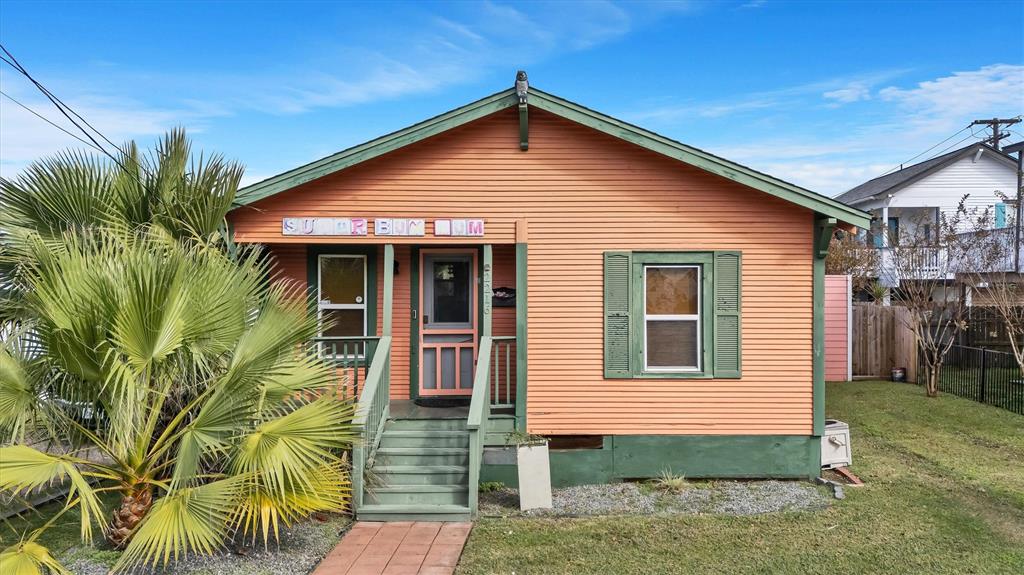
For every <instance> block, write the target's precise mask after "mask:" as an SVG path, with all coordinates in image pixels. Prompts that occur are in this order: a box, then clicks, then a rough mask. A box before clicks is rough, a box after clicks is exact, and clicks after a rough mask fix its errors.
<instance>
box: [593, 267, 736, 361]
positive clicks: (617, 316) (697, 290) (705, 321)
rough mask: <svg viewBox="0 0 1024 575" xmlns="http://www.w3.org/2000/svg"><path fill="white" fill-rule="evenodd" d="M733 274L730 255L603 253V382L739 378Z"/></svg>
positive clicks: (733, 268) (734, 279)
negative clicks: (682, 378)
mask: <svg viewBox="0 0 1024 575" xmlns="http://www.w3.org/2000/svg"><path fill="white" fill-rule="evenodd" d="M740 272H741V255H740V253H739V252H733V251H714V252H642V251H636V252H607V253H605V255H604V311H605V348H604V371H605V377H608V378H633V377H637V378H639V377H718V378H738V377H740V364H741V356H742V349H741V341H740V300H741V294H740V291H741V285H740Z"/></svg>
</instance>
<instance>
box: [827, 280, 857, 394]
mask: <svg viewBox="0 0 1024 575" xmlns="http://www.w3.org/2000/svg"><path fill="white" fill-rule="evenodd" d="M852 295H853V294H852V293H850V276H825V380H826V381H849V380H850V379H852V378H853V373H852V365H851V361H850V360H851V355H850V310H851V307H850V306H851V303H850V302H851V299H852Z"/></svg>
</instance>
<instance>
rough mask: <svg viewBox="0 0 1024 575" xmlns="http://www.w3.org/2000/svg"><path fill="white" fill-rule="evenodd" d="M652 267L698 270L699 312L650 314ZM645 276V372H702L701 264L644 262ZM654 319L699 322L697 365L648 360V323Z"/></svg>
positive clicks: (642, 275)
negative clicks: (649, 299)
mask: <svg viewBox="0 0 1024 575" xmlns="http://www.w3.org/2000/svg"><path fill="white" fill-rule="evenodd" d="M650 269H692V270H697V313H696V314H649V313H647V271H648V270H650ZM641 277H642V278H643V286H642V287H641V294H642V296H643V300H644V301H643V302H642V306H643V318H641V319H642V321H643V330H644V333H643V346H642V348H643V349H642V350H641V356H642V357H643V361H642V363H641V364H640V365H641V366H642V367H643V371H644V373H663V372H668V373H677V372H686V373H690V372H700V371H701V370H702V369H703V367H704V366H703V365H702V364H703V361H702V359H703V358H702V357H701V355H702V354H701V350H703V349H704V337H703V334H702V333H701V328H702V327H703V324H704V322H703V321H702V320H701V316H702V315H703V314H702V313H701V306H703V305H704V294H703V293H702V292H703V291H704V290H703V289H702V285H701V284H702V281H703V278H704V271H703V270H702V269H701V266H700V265H696V264H644V266H643V272H642V273H641ZM652 321H679V322H683V321H689V322H696V323H697V350H696V351H697V353H696V354H695V355H696V357H697V365H695V366H692V367H691V366H685V365H666V366H655V367H652V366H651V365H650V364H649V363H648V362H647V361H648V354H647V335H648V333H647V324H648V323H649V322H652Z"/></svg>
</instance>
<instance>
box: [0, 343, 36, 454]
mask: <svg viewBox="0 0 1024 575" xmlns="http://www.w3.org/2000/svg"><path fill="white" fill-rule="evenodd" d="M35 399H36V395H35V390H34V389H33V388H32V385H31V383H30V382H29V378H28V374H27V373H26V372H25V367H24V366H23V365H22V361H21V359H20V358H17V357H15V356H14V355H13V354H12V353H11V351H10V350H8V348H7V346H5V345H0V433H3V435H4V441H8V440H9V441H23V440H24V438H25V430H26V427H27V424H28V421H29V418H30V417H31V416H32V411H33V410H32V406H33V404H34V403H35Z"/></svg>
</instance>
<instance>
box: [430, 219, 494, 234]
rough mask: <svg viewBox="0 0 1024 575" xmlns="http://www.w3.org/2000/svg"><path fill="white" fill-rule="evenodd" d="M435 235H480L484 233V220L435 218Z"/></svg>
mask: <svg viewBox="0 0 1024 575" xmlns="http://www.w3.org/2000/svg"><path fill="white" fill-rule="evenodd" d="M434 235H435V236H455V237H480V236H483V235H484V221H483V220H434Z"/></svg>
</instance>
